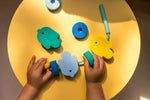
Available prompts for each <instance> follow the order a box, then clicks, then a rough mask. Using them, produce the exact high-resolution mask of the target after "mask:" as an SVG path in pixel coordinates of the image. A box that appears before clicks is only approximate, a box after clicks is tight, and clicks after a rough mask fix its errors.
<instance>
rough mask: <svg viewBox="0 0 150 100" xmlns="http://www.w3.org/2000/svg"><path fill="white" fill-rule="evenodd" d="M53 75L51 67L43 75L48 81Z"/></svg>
mask: <svg viewBox="0 0 150 100" xmlns="http://www.w3.org/2000/svg"><path fill="white" fill-rule="evenodd" d="M51 77H52V72H51V71H50V70H49V69H47V70H46V74H45V75H44V76H43V80H44V81H47V80H48V79H49V78H51Z"/></svg>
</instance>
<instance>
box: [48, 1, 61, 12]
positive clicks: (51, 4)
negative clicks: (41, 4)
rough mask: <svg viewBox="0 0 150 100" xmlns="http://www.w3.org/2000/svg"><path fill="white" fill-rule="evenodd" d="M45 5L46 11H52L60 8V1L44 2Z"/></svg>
mask: <svg viewBox="0 0 150 100" xmlns="http://www.w3.org/2000/svg"><path fill="white" fill-rule="evenodd" d="M45 4H46V6H47V8H48V9H50V10H52V11H54V10H57V9H58V8H59V7H60V5H61V1H60V0H45Z"/></svg>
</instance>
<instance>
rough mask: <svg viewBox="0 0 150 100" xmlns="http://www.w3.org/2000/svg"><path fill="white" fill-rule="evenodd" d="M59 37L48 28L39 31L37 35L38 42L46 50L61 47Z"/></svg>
mask: <svg viewBox="0 0 150 100" xmlns="http://www.w3.org/2000/svg"><path fill="white" fill-rule="evenodd" d="M59 37H60V35H59V34H58V33H57V32H55V31H54V30H52V29H51V28H49V27H43V28H42V29H39V30H38V34H37V38H38V41H39V42H40V43H41V44H42V46H43V47H45V48H46V49H50V48H51V47H53V48H59V47H60V45H61V42H60V40H59V39H58V38H59Z"/></svg>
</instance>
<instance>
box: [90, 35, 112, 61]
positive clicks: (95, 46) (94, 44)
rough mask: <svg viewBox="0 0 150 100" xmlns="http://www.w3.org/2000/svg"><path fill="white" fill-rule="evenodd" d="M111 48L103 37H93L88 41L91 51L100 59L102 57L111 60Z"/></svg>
mask: <svg viewBox="0 0 150 100" xmlns="http://www.w3.org/2000/svg"><path fill="white" fill-rule="evenodd" d="M111 48H112V44H111V43H110V42H109V41H107V40H106V39H105V38H103V37H95V38H92V39H91V41H90V49H91V51H92V52H93V53H94V54H96V55H98V56H100V57H104V58H106V59H110V58H112V56H113V52H112V50H111Z"/></svg>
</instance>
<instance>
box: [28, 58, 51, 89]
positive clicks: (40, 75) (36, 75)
mask: <svg viewBox="0 0 150 100" xmlns="http://www.w3.org/2000/svg"><path fill="white" fill-rule="evenodd" d="M35 59H36V58H35V56H33V57H32V59H31V61H30V63H29V66H28V72H27V84H29V85H31V86H32V87H34V88H35V89H39V88H40V87H41V86H42V85H43V84H44V83H46V82H47V81H48V79H50V78H51V76H52V72H51V71H50V70H49V69H47V70H45V69H44V65H45V63H46V61H47V59H46V58H41V59H39V60H38V61H37V62H36V63H35Z"/></svg>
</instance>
